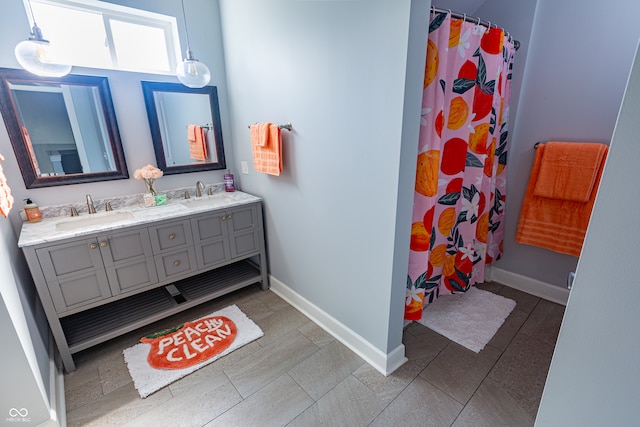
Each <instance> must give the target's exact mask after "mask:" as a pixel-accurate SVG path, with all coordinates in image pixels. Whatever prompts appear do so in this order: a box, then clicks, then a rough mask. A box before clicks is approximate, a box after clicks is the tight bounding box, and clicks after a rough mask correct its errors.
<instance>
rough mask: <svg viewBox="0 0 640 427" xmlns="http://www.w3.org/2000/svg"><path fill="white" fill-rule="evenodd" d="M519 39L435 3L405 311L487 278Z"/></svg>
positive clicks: (499, 231) (497, 236)
mask: <svg viewBox="0 0 640 427" xmlns="http://www.w3.org/2000/svg"><path fill="white" fill-rule="evenodd" d="M514 53H515V48H514V45H513V42H512V41H511V40H510V38H509V37H508V36H507V35H505V33H504V30H502V29H500V28H493V27H492V28H490V29H487V27H485V26H482V25H478V24H477V23H472V22H465V21H464V20H461V19H455V18H452V17H451V14H450V13H432V15H431V22H430V25H429V41H428V47H427V61H426V66H425V75H424V89H423V98H422V119H421V126H420V137H419V138H420V139H419V149H418V159H417V171H416V182H415V193H414V206H413V218H412V225H411V246H410V249H411V250H410V255H409V269H408V277H407V296H406V306H405V319H407V320H419V319H420V318H421V317H422V310H423V308H424V306H425V305H426V304H428V303H431V302H433V301H434V300H435V299H436V298H437V297H438V295H441V294H451V293H457V292H465V291H467V290H468V289H469V288H470V287H471V286H473V285H474V284H476V283H481V282H483V281H484V269H485V266H486V265H487V264H490V263H491V262H493V261H495V260H497V259H499V258H500V256H501V254H502V240H503V234H504V205H505V190H506V171H505V167H506V159H507V118H508V116H509V92H510V87H511V71H512V67H513V57H514Z"/></svg>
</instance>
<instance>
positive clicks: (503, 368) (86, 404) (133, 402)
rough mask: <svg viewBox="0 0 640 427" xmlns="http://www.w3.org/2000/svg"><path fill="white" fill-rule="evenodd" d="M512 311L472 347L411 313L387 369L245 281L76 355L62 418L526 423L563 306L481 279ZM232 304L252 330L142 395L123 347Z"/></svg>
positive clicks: (86, 422) (114, 422) (191, 422)
mask: <svg viewBox="0 0 640 427" xmlns="http://www.w3.org/2000/svg"><path fill="white" fill-rule="evenodd" d="M479 287H481V288H483V289H485V290H489V291H491V292H495V293H497V294H500V295H503V296H505V297H508V298H511V299H513V300H515V301H516V302H517V305H516V308H515V310H514V311H513V312H512V313H511V315H510V316H509V318H508V319H507V320H506V322H505V323H504V324H503V325H502V327H501V329H500V330H499V331H498V333H497V334H496V336H495V337H494V338H493V340H492V341H491V342H490V343H489V345H488V346H487V347H485V349H484V350H482V351H481V352H480V353H477V354H476V353H474V352H472V351H470V350H467V349H466V348H464V347H462V346H460V345H458V344H456V343H454V342H452V341H450V340H448V339H447V338H444V337H443V336H441V335H439V334H437V333H435V332H433V331H431V330H430V329H428V328H426V327H424V326H422V325H419V324H417V323H412V324H411V325H409V326H408V327H407V328H406V329H405V332H404V337H403V341H404V344H405V346H406V355H407V358H408V359H409V361H408V362H407V363H406V364H405V365H403V366H402V367H401V368H400V369H398V370H397V371H396V372H395V373H393V374H392V375H390V376H388V377H385V376H383V375H381V374H380V373H378V372H377V371H376V370H374V369H373V368H371V367H370V366H369V365H368V364H366V363H365V362H364V361H363V360H362V359H360V357H358V356H357V355H355V354H354V353H353V352H352V351H350V350H349V349H347V348H346V347H345V346H344V345H342V344H340V343H339V342H338V341H336V340H335V339H334V338H333V337H331V336H330V335H328V334H327V333H326V332H324V331H323V330H322V329H321V328H319V327H318V326H317V325H315V324H314V323H312V322H311V321H309V320H308V319H307V318H306V317H305V316H303V315H302V314H300V313H299V312H298V311H297V310H295V309H294V308H293V307H291V306H290V305H289V304H287V303H286V302H285V301H283V300H282V299H280V298H279V297H278V296H277V295H275V294H274V293H273V292H271V291H266V292H263V291H261V290H260V289H259V288H258V286H252V287H249V288H246V289H243V290H240V291H237V292H235V293H233V294H230V295H227V296H225V297H222V298H220V299H218V300H216V301H212V302H210V303H207V304H203V305H202V306H198V307H195V308H192V309H190V310H187V311H185V312H184V313H180V314H178V315H175V316H172V317H171V318H168V319H164V320H163V321H162V322H158V323H155V324H153V325H149V326H148V327H145V328H142V329H140V330H137V331H134V332H132V333H129V334H127V335H124V336H122V337H119V338H116V339H113V340H111V341H109V342H106V343H104V344H102V345H99V346H96V347H93V348H91V349H88V350H85V351H84V352H81V353H78V354H76V356H75V360H76V363H77V370H76V371H75V372H73V373H71V374H67V375H65V388H66V404H67V422H68V425H69V426H144V427H147V426H155V427H161V426H172V427H173V426H242V427H245V426H260V427H264V426H320V425H325V426H350V427H351V426H403V427H408V426H438V427H439V426H474V427H477V426H509V427H515V426H531V425H533V422H534V419H535V415H536V411H537V408H538V404H539V402H540V397H541V395H542V389H543V387H544V382H545V379H546V375H547V371H548V369H549V364H550V362H551V356H552V354H553V349H554V346H555V341H556V338H557V334H558V331H559V328H560V323H561V321H562V316H563V313H564V307H563V306H561V305H558V304H553V303H551V302H548V301H545V300H541V299H539V298H537V297H534V296H531V295H528V294H526V293H523V292H520V291H517V290H514V289H512V288H508V287H506V286H502V285H500V284H497V283H486V284H483V285H480V286H479ZM230 304H237V305H238V307H240V308H241V309H242V310H243V311H244V312H245V313H246V314H247V315H248V316H249V317H250V318H251V319H252V320H253V321H254V322H256V323H257V324H258V325H259V326H260V327H261V328H262V330H263V331H264V333H265V335H264V337H262V338H260V339H259V340H257V341H254V342H252V343H250V344H248V345H246V346H244V347H242V348H240V349H238V350H236V351H234V352H233V353H231V354H229V355H227V356H225V357H223V358H221V359H219V360H217V361H215V362H213V363H212V364H210V365H208V366H206V367H204V368H202V369H200V370H198V371H196V372H194V373H192V374H191V375H189V376H187V377H184V378H182V379H181V380H179V381H177V382H175V383H173V384H171V385H170V386H167V387H165V388H163V389H161V390H159V391H157V392H156V393H154V394H152V395H150V396H149V397H147V398H146V399H140V397H139V396H138V394H137V392H136V390H135V388H134V386H133V382H132V381H131V378H130V376H129V373H128V371H127V368H126V365H125V363H124V360H123V356H122V350H123V349H124V348H127V347H129V346H131V345H134V344H136V342H137V340H138V339H139V337H141V336H143V335H145V334H146V333H149V332H154V331H157V330H160V329H162V328H165V327H169V326H174V325H176V324H179V323H181V322H183V321H187V320H192V319H194V318H197V317H198V316H203V315H206V314H209V313H211V312H213V311H215V310H218V309H220V308H223V307H226V306H228V305H230Z"/></svg>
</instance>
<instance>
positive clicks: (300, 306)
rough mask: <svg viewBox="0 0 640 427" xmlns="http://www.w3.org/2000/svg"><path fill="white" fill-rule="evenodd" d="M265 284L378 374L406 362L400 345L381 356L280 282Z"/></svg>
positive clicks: (385, 373) (389, 371) (394, 368)
mask: <svg viewBox="0 0 640 427" xmlns="http://www.w3.org/2000/svg"><path fill="white" fill-rule="evenodd" d="M269 283H270V284H271V290H272V291H273V292H274V293H275V294H276V295H278V296H279V297H280V298H282V299H283V300H285V301H287V302H288V303H289V304H291V305H292V306H293V307H295V308H296V309H297V310H298V311H300V312H301V313H302V314H304V315H305V316H307V317H308V318H309V319H311V320H312V321H313V322H314V323H316V324H317V325H318V326H320V327H321V328H322V329H324V330H325V331H327V332H328V333H329V334H331V335H332V336H333V337H334V338H335V339H337V340H338V341H340V342H341V343H342V344H344V345H346V346H347V347H348V348H349V349H351V351H353V352H354V353H356V354H357V355H358V356H360V357H362V358H363V359H364V360H365V361H366V362H367V363H368V364H370V365H371V366H372V367H373V368H375V369H376V370H377V371H378V372H380V373H381V374H383V375H385V376H386V375H389V374H391V373H392V372H393V371H395V370H396V369H398V368H399V367H400V366H402V365H403V364H404V363H405V362H406V361H407V358H406V357H405V356H404V344H400V345H399V346H397V347H396V348H395V349H393V350H392V351H391V352H390V353H386V354H385V353H384V352H382V351H380V350H379V349H378V348H376V347H374V346H373V345H372V344H371V343H370V342H369V341H367V340H365V339H364V338H362V337H361V336H360V335H358V334H357V333H355V332H354V331H353V330H351V329H350V328H348V327H347V326H345V325H344V324H342V323H341V322H339V321H338V320H337V319H335V318H334V317H332V316H330V315H329V314H328V313H326V312H325V311H324V310H322V309H320V308H319V307H317V306H316V305H314V304H313V303H311V302H310V301H309V300H307V299H305V298H304V297H302V296H301V295H299V294H298V293H297V292H295V291H294V290H292V289H291V288H290V287H288V286H287V285H285V284H284V283H283V282H281V281H280V280H278V279H276V278H275V277H273V276H271V275H270V276H269Z"/></svg>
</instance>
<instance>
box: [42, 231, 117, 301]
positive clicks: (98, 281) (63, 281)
mask: <svg viewBox="0 0 640 427" xmlns="http://www.w3.org/2000/svg"><path fill="white" fill-rule="evenodd" d="M98 248H99V245H98V240H97V239H95V238H91V239H79V240H76V241H73V242H68V243H62V244H59V245H55V246H48V247H44V248H39V249H37V250H36V255H37V257H38V261H39V262H40V266H41V267H42V272H43V274H44V276H45V279H46V281H47V286H48V287H49V292H50V294H51V299H52V300H53V304H54V306H55V308H56V311H57V312H58V313H64V312H66V311H69V310H73V309H76V308H78V307H82V306H85V305H88V304H92V303H94V302H98V301H100V300H102V299H105V298H109V297H110V296H111V290H110V288H109V283H108V281H107V275H106V273H105V270H104V265H103V263H102V257H101V256H100V250H99V249H98Z"/></svg>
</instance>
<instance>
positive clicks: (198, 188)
mask: <svg viewBox="0 0 640 427" xmlns="http://www.w3.org/2000/svg"><path fill="white" fill-rule="evenodd" d="M202 190H204V183H203V182H202V181H198V182H196V197H202Z"/></svg>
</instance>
